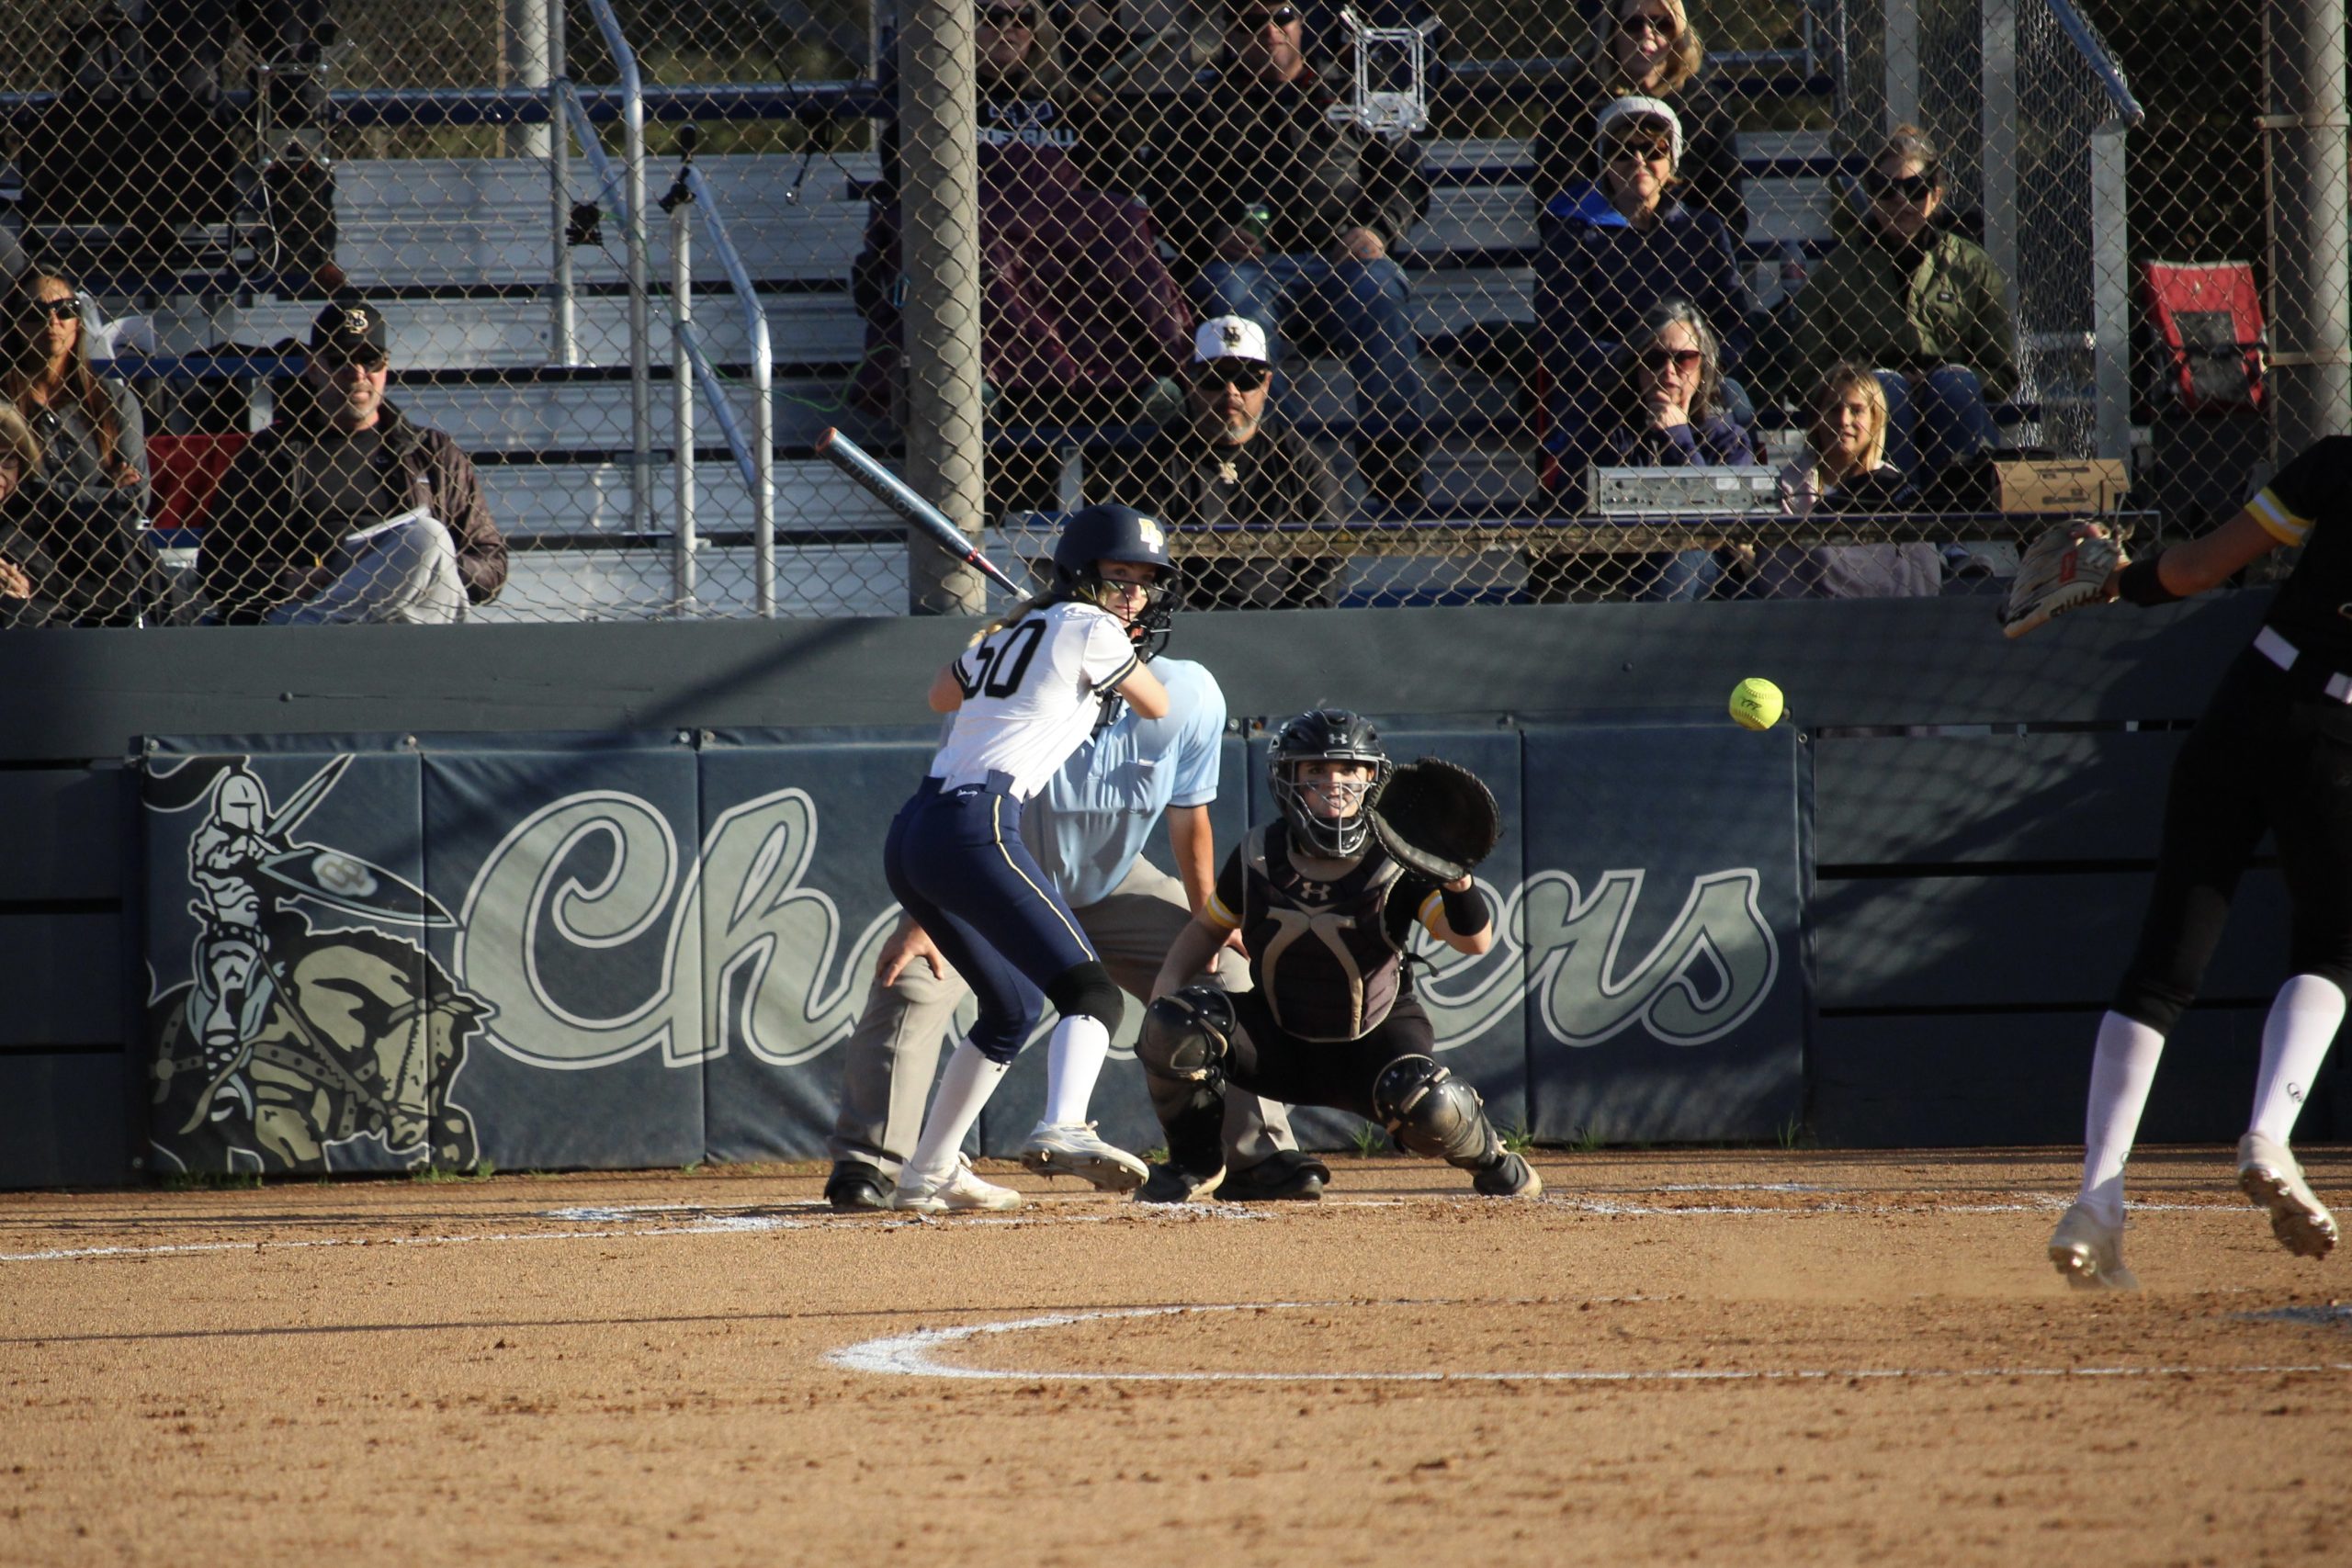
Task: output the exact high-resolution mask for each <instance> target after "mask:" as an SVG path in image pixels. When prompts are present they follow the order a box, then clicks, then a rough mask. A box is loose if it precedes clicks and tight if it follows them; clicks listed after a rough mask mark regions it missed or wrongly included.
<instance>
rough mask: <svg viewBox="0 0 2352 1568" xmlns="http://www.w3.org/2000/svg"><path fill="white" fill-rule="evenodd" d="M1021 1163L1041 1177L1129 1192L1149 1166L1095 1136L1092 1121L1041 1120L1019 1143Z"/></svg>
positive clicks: (1138, 1182)
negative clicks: (1071, 1178)
mask: <svg viewBox="0 0 2352 1568" xmlns="http://www.w3.org/2000/svg"><path fill="white" fill-rule="evenodd" d="M1021 1163H1022V1164H1023V1165H1025V1166H1027V1167H1028V1168H1030V1169H1031V1170H1034V1171H1035V1172H1036V1173H1037V1174H1038V1175H1040V1176H1075V1177H1077V1178H1079V1179H1080V1180H1082V1181H1088V1182H1091V1183H1092V1184H1093V1186H1094V1190H1096V1191H1098V1192H1132V1191H1134V1190H1136V1188H1138V1187H1141V1186H1142V1185H1143V1184H1144V1179H1145V1178H1147V1177H1148V1176H1149V1175H1150V1174H1151V1167H1149V1166H1148V1165H1146V1164H1144V1163H1143V1161H1141V1160H1139V1159H1137V1158H1136V1156H1133V1155H1131V1154H1129V1153H1127V1151H1126V1150H1125V1149H1118V1148H1113V1147H1112V1146H1111V1145H1108V1144H1106V1143H1104V1142H1103V1140H1102V1139H1101V1138H1098V1137H1096V1136H1095V1135H1094V1123H1093V1122H1062V1123H1060V1124H1058V1125H1057V1124H1055V1123H1052V1122H1038V1123H1037V1125H1036V1126H1035V1127H1033V1128H1031V1129H1030V1132H1029V1141H1028V1142H1027V1143H1026V1144H1023V1145H1022V1146H1021Z"/></svg>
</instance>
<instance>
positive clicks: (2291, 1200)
mask: <svg viewBox="0 0 2352 1568" xmlns="http://www.w3.org/2000/svg"><path fill="white" fill-rule="evenodd" d="M2282 545H2300V546H2301V547H2303V553H2302V558H2301V560H2300V561H2298V562H2297V563H2296V566H2295V569H2294V570H2293V571H2292V572H2291V573H2290V575H2289V576H2288V578H2287V581H2285V582H2284V583H2283V584H2281V585H2280V587H2279V589H2278V596H2277V598H2275V599H2274V600H2273V601H2272V603H2271V606H2270V614H2269V615H2268V617H2267V620H2266V622H2265V624H2264V626H2263V628H2262V630H2261V631H2260V632H2259V633H2258V634H2257V635H2256V637H2255V639H2254V643H2253V646H2252V647H2250V648H2248V649H2246V650H2245V653H2243V654H2241V655H2240V656H2239V657H2238V659H2237V661H2236V662H2235V663H2233V664H2232V665H2231V666H2230V669H2229V672H2228V673H2227V674H2226V675H2225V676H2224V677H2223V678H2222V684H2221V688H2220V690H2218V691H2217V692H2215V693H2214V694H2213V700H2212V702H2211V705H2209V706H2208V707H2207V708H2206V710H2205V714H2204V716H2203V717H2201V718H2199V720H2198V721H2197V728H2195V729H2194V730H2192V731H2190V733H2189V736H2188V739H2187V741H2186V742H2184V743H2183V745H2182V747H2181V750H2180V756H2179V759H2178V760H2177V761H2176V762H2175V763H2174V764H2173V773H2172V789H2171V794H2170V795H2169V797H2168V799H2167V801H2166V803H2165V827H2164V844H2163V849H2162V852H2161V854H2160V857H2159V859H2158V861H2157V863H2156V883H2155V888H2154V892H2153V893H2152V894H2151V896H2150V897H2149V901H2148V913H2147V919H2146V922H2145V924H2144V925H2143V927H2142V929H2141V932H2140V945H2139V948H2138V950H2137V951H2136V952H2135V953H2133V955H2132V958H2131V967H2130V969H2129V970H2127V971H2126V972H2125V974H2124V976H2123V983H2122V985H2121V986H2120V987H2118V989H2117V991H2116V994H2115V1000H2114V1003H2113V1005H2112V1007H2111V1008H2110V1010H2109V1012H2108V1013H2107V1014H2106V1016H2105V1017H2104V1018H2102V1019H2101V1020H2100V1021H2099V1030H2098V1049H2097V1051H2096V1053H2095V1054H2094V1055H2093V1057H2092V1061H2091V1086H2090V1109H2089V1114H2088V1115H2087V1117H2086V1129H2085V1135H2084V1141H2085V1143H2086V1149H2085V1151H2084V1153H2085V1157H2084V1162H2083V1186H2082V1194H2081V1197H2080V1198H2079V1199H2078V1200H2077V1201H2076V1202H2075V1204H2074V1206H2073V1207H2071V1208H2069V1209H2068V1210H2067V1211H2066V1213H2065V1216H2064V1218H2063V1219H2061V1220H2060V1221H2059V1223H2058V1229H2057V1231H2056V1233H2055V1234H2054V1235H2052V1236H2051V1238H2050V1260H2051V1262H2052V1263H2053V1264H2054V1265H2056V1267H2057V1269H2058V1270H2059V1272H2060V1273H2062V1274H2064V1276H2065V1277H2066V1278H2067V1280H2069V1281H2070V1282H2072V1283H2074V1284H2075V1285H2080V1286H2085V1287H2099V1286H2105V1287H2109V1288H2111V1289H2123V1290H2129V1289H2131V1288H2133V1287H2134V1286H2136V1285H2137V1284H2138V1282H2139V1281H2138V1280H2135V1279H2134V1278H2133V1277H2132V1274H2131V1270H2130V1269H2126V1268H2125V1267H2124V1266H2123V1255H2122V1245H2121V1244H2122V1228H2123V1166H2124V1162H2125V1160H2126V1159H2128V1158H2129V1157H2130V1156H2131V1139H2132V1136H2133V1134H2135V1133H2136V1132H2137V1131H2138V1130H2139V1124H2140V1112H2141V1109H2142V1108H2143V1106H2144V1105H2145V1104H2146V1103H2147V1098H2148V1085H2149V1083H2150V1081H2151V1080H2152V1079H2153V1078H2154V1076H2155V1070H2156V1059H2157V1057H2158V1055H2160V1054H2161V1053H2162V1052H2163V1050H2164V1043H2165V1034H2166V1033H2168V1032H2170V1031H2171V1029H2172V1026H2173V1025H2174V1023H2176V1022H2177V1021H2178V1020H2179V1018H2180V1015H2181V1012H2182V1010H2184V1009H2186V1008H2187V1007H2188V1004H2189V1002H2190V1000H2191V999H2192V998H2194V997H2195V996H2196V993H2197V985H2198V981H2199V979H2200V978H2201V977H2202V976H2203V975H2204V972H2205V965H2206V963H2207V961H2208V960H2210V959H2211V957H2212V955H2213V948H2214V945H2215V944H2216V943H2217V942H2219V941H2220V940H2221V935H2222V922H2223V921H2224V920H2225V919H2227V918H2228V915H2229V907H2230V897H2231V895H2232V894H2233V892H2235V891H2236V888H2237V881H2238V875H2239V874H2240V873H2241V872H2243V871H2244V870H2245V863H2246V861H2247V860H2248V858H2249V857H2250V856H2251V855H2252V854H2253V852H2254V847H2255V844H2256V841H2257V840H2260V839H2261V837H2262V835H2263V833H2264V831H2265V830H2266V829H2267V830H2268V831H2269V832H2271V833H2273V834H2275V835H2276V836H2277V839H2278V864H2279V870H2280V871H2281V872H2282V873H2283V874H2285V876H2286V879H2287V892H2288V897H2289V898H2290V902H2291V905H2292V909H2293V914H2292V920H2291V924H2290V935H2289V939H2288V946H2289V953H2288V958H2289V964H2288V967H2289V969H2290V972H2291V973H2290V978H2289V979H2288V981H2287V983H2286V984H2285V985H2284V986H2282V987H2280V988H2279V991H2278V999H2277V1000H2276V1001H2275V1002H2274V1003H2273V1004H2272V1005H2271V1009H2270V1015H2269V1018H2268V1020H2267V1021H2266V1022H2265V1023H2264V1025H2263V1030H2262V1065H2261V1066H2260V1068H2259V1069H2258V1072H2257V1074H2256V1078H2255V1090H2254V1116H2253V1121H2252V1122H2251V1124H2250V1125H2249V1127H2248V1129H2247V1132H2246V1134H2245V1137H2244V1138H2243V1139H2241V1140H2240V1141H2239V1144H2238V1185H2239V1186H2240V1187H2242V1188H2243V1189H2245V1193H2246V1195H2247V1196H2248V1197H2249V1198H2251V1199H2253V1200H2254V1201H2255V1202H2256V1203H2258V1204H2260V1205H2262V1206H2263V1207H2265V1208H2267V1209H2268V1210H2269V1211H2270V1228H2271V1231H2272V1233H2273V1234H2275V1235H2277V1236H2278V1240H2279V1242H2280V1243H2281V1244H2282V1245H2284V1246H2285V1247H2287V1248H2288V1250H2290V1252H2294V1253H2297V1254H2299V1255H2300V1256H2302V1257H2305V1258H2323V1257H2325V1256H2326V1255H2327V1253H2328V1252H2329V1251H2330V1250H2331V1249H2333V1248H2334V1247H2335V1241H2336V1225H2335V1219H2334V1217H2333V1216H2331V1215H2330V1214H2329V1213H2328V1212H2327V1210H2326V1209H2325V1208H2324V1206H2323V1205H2322V1204H2321V1203H2320V1201H2319V1200H2318V1198H2316V1197H2315V1196H2313V1194H2312V1190H2311V1188H2310V1186H2309V1185H2308V1184H2306V1183H2305V1181H2304V1180H2303V1175H2302V1171H2301V1168H2300V1167H2298V1166H2297V1164H2296V1162H2295V1156H2293V1155H2292V1154H2290V1153H2289V1152H2288V1148H2287V1142H2288V1136H2289V1134H2290V1133H2291V1132H2292V1131H2293V1130H2294V1124H2295V1115H2296V1112H2297V1111H2301V1109H2302V1102H2303V1098H2304V1096H2305V1094H2306V1093H2307V1092H2308V1091H2309V1089H2310V1088H2311V1085H2312V1079H2313V1078H2314V1077H2317V1076H2318V1073H2319V1068H2320V1064H2321V1063H2322V1062H2323V1061H2324V1060H2325V1058H2326V1055H2327V1047H2328V1043H2329V1042H2330V1041H2332V1040H2334V1039H2335V1031H2336V1028H2337V1026H2338V1025H2339V1024H2341V1023H2342V1022H2343V1021H2344V1007H2345V992H2346V987H2347V986H2352V438H2346V437H2345V436H2340V435H2339V436H2332V437H2330V438H2328V439H2327V440H2324V441H2322V442H2320V443H2319V444H2318V445H2317V446H2313V447H2312V448H2311V450H2309V451H2307V452H2305V453H2304V454H2303V455H2302V456H2301V457H2297V458H2296V459H2295V460H2294V461H2293V462H2291V463H2290V464H2288V465H2287V467H2286V468H2283V469H2281V470H2280V471H2279V473H2278V478H2277V479H2273V480H2271V481H2270V486H2269V488H2268V489H2267V490H2265V491H2263V492H2262V493H2261V494H2260V495H2258V496H2256V498H2255V499H2254V500H2253V501H2252V502H2248V503H2247V505H2246V506H2245V509H2244V510H2242V511H2240V512H2239V513H2237V514H2236V515H2235V516H2233V517H2232V518H2231V519H2230V520H2229V521H2228V522H2226V523H2224V524H2222V525H2221V526H2220V527H2219V528H2216V529H2214V530H2213V531H2212V532H2211V533H2210V534H2207V535H2205V536H2202V537H2200V538H2198V539H2194V540H2191V541H2190V542H2189V543H2188V544H2186V545H2179V546H2176V547H2173V548H2171V549H2168V550H2165V551H2163V552H2162V553H2160V554H2158V555H2154V556H2150V557H2148V558H2146V559H2144V560H2137V561H2132V562H2131V563H2130V564H2128V565H2126V566H2124V567H2123V568H2121V569H2120V570H2118V571H2117V572H2116V573H2115V574H2114V575H2113V576H2112V577H2110V578H2109V580H2108V584H2107V586H2108V592H2109V596H2110V597H2118V596H2120V597H2121V598H2124V599H2127V600H2130V601H2131V603H2132V604H2170V603H2171V602H2173V601H2174V600H2176V599H2185V598H2187V597H2188V595H2190V594H2192V593H2201V592H2204V591H2205V590H2206V589H2209V588H2211V587H2214V586H2216V585H2217V584H2219V583H2221V582H2222V581H2226V580H2227V579H2228V578H2229V577H2230V576H2231V575H2232V574H2233V573H2234V572H2236V571H2237V570H2239V569H2240V568H2242V567H2244V566H2245V565H2246V564H2247V563H2249V562H2251V561H2253V560H2255V559H2256V558H2259V557H2261V556H2264V555H2267V554H2268V553H2269V552H2270V551H2272V550H2274V549H2277V548H2278V547H2280V546H2282Z"/></svg>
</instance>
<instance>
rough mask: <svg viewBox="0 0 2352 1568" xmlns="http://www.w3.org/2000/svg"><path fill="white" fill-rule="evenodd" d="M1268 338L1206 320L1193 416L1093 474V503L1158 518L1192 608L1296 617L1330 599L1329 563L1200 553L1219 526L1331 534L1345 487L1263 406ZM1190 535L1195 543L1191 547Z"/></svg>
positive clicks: (1233, 323) (1196, 361)
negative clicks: (1313, 529)
mask: <svg viewBox="0 0 2352 1568" xmlns="http://www.w3.org/2000/svg"><path fill="white" fill-rule="evenodd" d="M1272 378H1273V370H1272V365H1271V364H1270V363H1269V362H1268V354H1267V345H1266V334H1265V332H1264V330H1263V329H1262V328H1261V327H1260V326H1259V325H1258V323H1257V322H1255V321H1250V320H1249V319H1248V318H1246V317H1242V316H1222V317H1219V318H1217V319H1216V320H1215V321H1204V322H1203V323H1202V324H1201V330H1200V332H1199V333H1198V334H1197V336H1196V338H1195V340H1194V343H1193V365H1192V386H1191V393H1190V401H1191V415H1190V417H1189V418H1188V419H1187V420H1186V421H1185V422H1184V423H1182V424H1179V425H1173V426H1170V428H1168V429H1166V430H1163V431H1161V432H1160V433H1159V435H1157V436H1155V437H1154V438H1153V439H1152V440H1151V441H1150V442H1149V443H1148V444H1147V445H1145V446H1143V447H1141V448H1140V449H1137V450H1134V451H1128V452H1114V453H1111V454H1109V455H1107V456H1106V457H1104V459H1103V461H1102V462H1101V463H1099V464H1095V465H1092V470H1093V471H1092V472H1091V473H1090V475H1089V478H1088V483H1087V491H1088V495H1089V497H1090V499H1091V500H1094V501H1097V502H1107V501H1116V502H1120V503H1121V504H1124V505H1128V506H1136V507H1140V508H1142V509H1143V510H1145V511H1147V512H1149V513H1152V514H1153V515H1154V516H1156V517H1158V518H1159V521H1160V524H1161V525H1163V526H1164V527H1166V528H1167V530H1168V533H1169V547H1170V549H1171V550H1173V551H1174V553H1175V554H1176V556H1177V557H1178V558H1179V560H1180V561H1181V563H1182V567H1183V582H1184V597H1185V602H1186V603H1187V604H1189V605H1191V606H1192V607H1193V608H1194V609H1204V610H1206V609H1230V608H1238V607H1255V608H1277V607H1280V608H1298V607H1301V606H1310V605H1317V604H1328V603H1329V593H1330V584H1331V581H1332V579H1333V577H1334V576H1335V575H1336V574H1337V572H1338V570H1339V566H1340V563H1339V562H1338V561H1337V560H1335V559H1331V558H1297V559H1283V558H1272V557H1260V558H1227V557H1220V556H1211V555H1206V554H1204V553H1203V550H1204V546H1205V545H1206V544H1207V543H1209V542H1210V541H1211V540H1212V539H1213V538H1214V535H1213V534H1211V533H1209V532H1208V531H1209V530H1213V529H1216V528H1218V527H1237V526H1238V527H1273V526H1278V525H1284V524H1309V525H1329V526H1336V525H1338V524H1339V523H1340V519H1341V517H1342V515H1343V510H1342V506H1341V500H1340V485H1339V481H1338V480H1337V479H1334V478H1333V477H1332V474H1331V469H1330V467H1329V465H1328V464H1327V463H1325V462H1324V460H1323V457H1322V454H1321V453H1319V452H1317V451H1316V450H1315V448H1314V447H1313V446H1309V445H1307V443H1306V440H1305V438H1303V437H1302V436H1300V435H1299V434H1298V433H1297V432H1295V431H1293V430H1289V429H1286V428H1284V427H1283V424H1282V423H1281V422H1280V421H1279V419H1278V418H1277V417H1276V416H1275V415H1274V414H1272V412H1269V411H1268V409H1267V407H1266V399H1267V391H1268V389H1269V386H1270V384H1271V382H1272ZM1188 536H1190V537H1189V538H1188Z"/></svg>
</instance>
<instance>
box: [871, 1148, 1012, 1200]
mask: <svg viewBox="0 0 2352 1568" xmlns="http://www.w3.org/2000/svg"><path fill="white" fill-rule="evenodd" d="M1027 1201H1028V1200H1027V1199H1025V1198H1023V1197H1022V1196H1021V1194H1020V1193H1018V1192H1015V1191H1014V1190H1012V1188H1010V1187H999V1186H997V1185H995V1184H994V1183H993V1182H988V1181H982V1180H981V1179H979V1177H978V1174H977V1173H975V1172H974V1171H973V1169H972V1162H971V1160H970V1159H968V1158H967V1157H966V1156H963V1155H957V1156H956V1164H955V1165H954V1167H953V1168H950V1169H949V1171H948V1172H947V1174H946V1175H944V1176H931V1175H923V1174H918V1173H917V1172H916V1171H915V1170H914V1169H913V1168H911V1167H910V1168H907V1169H905V1170H902V1171H900V1172H899V1190H897V1191H896V1192H894V1193H892V1194H891V1195H890V1207H892V1208H893V1209H902V1210H906V1211H908V1212H910V1213H917V1214H944V1213H947V1212H949V1211H950V1210H954V1209H984V1210H989V1211H991V1212H997V1213H1001V1212H1002V1211H1004V1210H1006V1209H1018V1208H1019V1207H1021V1205H1022V1204H1023V1203H1024V1202H1027Z"/></svg>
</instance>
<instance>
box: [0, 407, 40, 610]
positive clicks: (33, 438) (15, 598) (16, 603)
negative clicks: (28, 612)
mask: <svg viewBox="0 0 2352 1568" xmlns="http://www.w3.org/2000/svg"><path fill="white" fill-rule="evenodd" d="M39 472H40V436H38V435H35V434H33V427H32V426H31V425H29V424H27V423H25V416H24V415H23V414H20V413H18V412H17V409H16V405H15V404H13V403H0V626H13V625H15V624H16V620H15V616H16V615H17V611H18V610H20V609H21V608H22V607H23V603H22V602H23V601H26V600H28V599H30V598H31V597H32V596H33V580H32V575H31V573H29V572H28V571H27V570H25V569H24V568H23V567H21V566H19V565H17V562H16V561H15V560H14V559H13V558H12V557H11V554H10V552H11V551H14V552H15V553H16V554H17V555H23V556H27V557H28V558H29V557H30V556H31V555H32V554H33V551H32V548H31V546H30V543H29V541H28V540H25V539H24V538H22V537H21V536H19V535H18V533H17V515H18V513H17V505H14V504H11V503H12V502H16V498H17V496H18V494H19V493H20V491H19V489H18V487H19V486H20V485H22V483H23V482H24V480H25V479H27V478H28V477H29V476H31V475H33V474H36V473H39ZM19 504H20V503H19Z"/></svg>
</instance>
